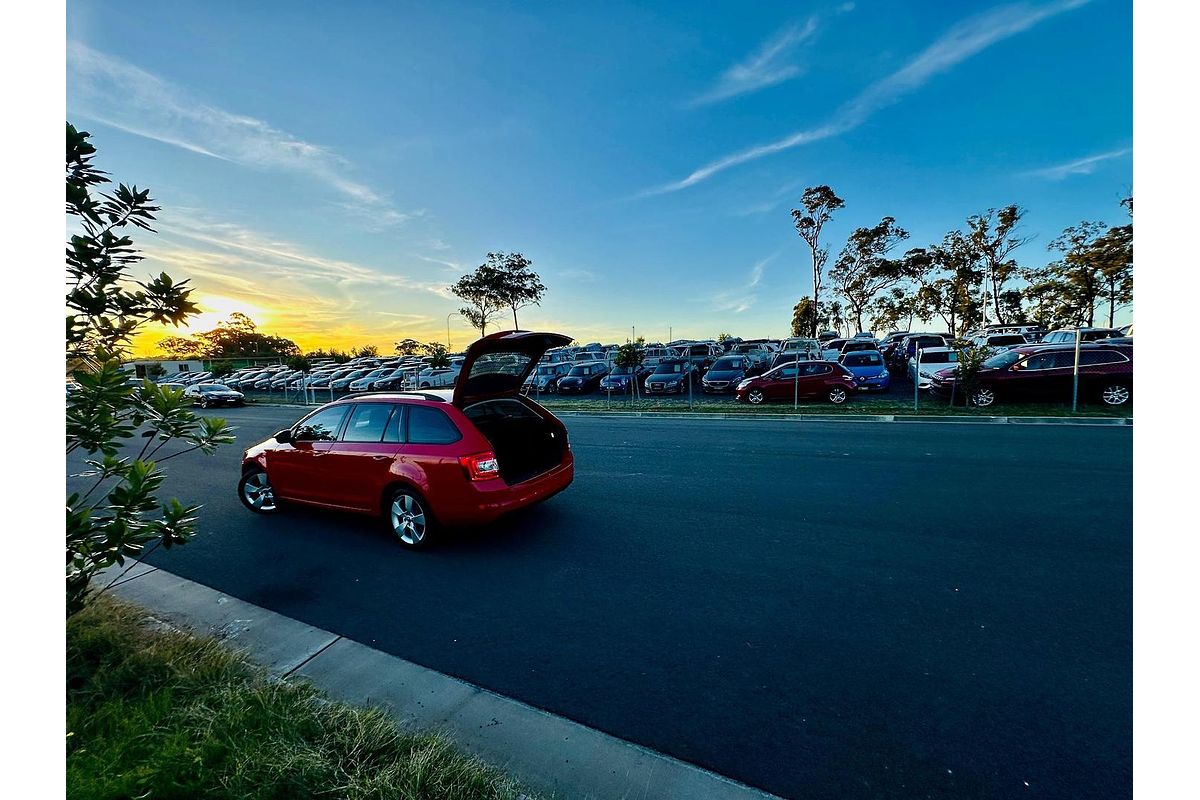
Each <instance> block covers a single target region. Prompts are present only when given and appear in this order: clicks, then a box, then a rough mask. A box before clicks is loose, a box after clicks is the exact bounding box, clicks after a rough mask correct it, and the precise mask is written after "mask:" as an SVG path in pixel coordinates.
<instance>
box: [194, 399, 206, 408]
mask: <svg viewBox="0 0 1200 800" xmlns="http://www.w3.org/2000/svg"><path fill="white" fill-rule="evenodd" d="M196 405H198V406H200V407H201V408H208V400H206V399H204V398H203V397H201V398H200V399H199V400H197V401H196Z"/></svg>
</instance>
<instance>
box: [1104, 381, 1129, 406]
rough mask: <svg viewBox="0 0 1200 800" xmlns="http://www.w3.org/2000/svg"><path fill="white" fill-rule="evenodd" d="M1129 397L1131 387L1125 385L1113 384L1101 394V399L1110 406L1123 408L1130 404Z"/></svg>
mask: <svg viewBox="0 0 1200 800" xmlns="http://www.w3.org/2000/svg"><path fill="white" fill-rule="evenodd" d="M1129 397H1130V392H1129V387H1128V386H1126V385H1125V384H1123V383H1111V384H1109V385H1107V386H1105V387H1104V389H1102V390H1101V392H1100V399H1101V400H1103V401H1104V404H1105V405H1109V406H1123V405H1125V404H1126V403H1128V402H1129Z"/></svg>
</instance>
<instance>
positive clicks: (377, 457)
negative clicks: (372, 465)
mask: <svg viewBox="0 0 1200 800" xmlns="http://www.w3.org/2000/svg"><path fill="white" fill-rule="evenodd" d="M371 460H372V461H391V460H392V457H391V456H371Z"/></svg>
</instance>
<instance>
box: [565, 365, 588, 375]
mask: <svg viewBox="0 0 1200 800" xmlns="http://www.w3.org/2000/svg"><path fill="white" fill-rule="evenodd" d="M568 374H570V375H571V377H573V378H586V377H587V376H588V375H591V374H592V368H591V366H590V365H589V366H580V367H571V372H570V373H568Z"/></svg>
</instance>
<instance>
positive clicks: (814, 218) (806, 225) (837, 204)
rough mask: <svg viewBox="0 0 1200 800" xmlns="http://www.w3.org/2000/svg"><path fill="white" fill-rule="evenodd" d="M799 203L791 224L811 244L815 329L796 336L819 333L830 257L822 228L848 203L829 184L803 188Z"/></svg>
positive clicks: (793, 211)
mask: <svg viewBox="0 0 1200 800" xmlns="http://www.w3.org/2000/svg"><path fill="white" fill-rule="evenodd" d="M800 205H801V206H803V208H793V209H792V224H793V225H795V227H796V233H798V234H799V235H800V238H801V239H803V240H804V243H805V244H807V245H808V249H809V253H810V255H811V257H812V274H813V290H812V303H813V310H814V314H813V318H812V328H811V329H810V330H806V331H801V332H799V333H793V335H795V336H800V335H803V334H807V335H808V336H816V335H817V318H816V313H815V312H816V310H817V309H819V308H820V307H821V285H822V283H823V277H824V272H825V262H826V261H827V260H828V259H829V248H828V247H822V246H821V229H822V228H824V227H825V223H826V222H828V221H829V220H830V219H832V217H833V212H834V211H837V210H838V209H840V208H845V206H846V202H845V201H844V200H842V198H840V197H838V196H837V195H836V194H835V193H834V191H833V189H830V188H829V187H828V186H824V185H822V186H810V187H808V188H807V189H805V190H804V194H803V195H801V197H800Z"/></svg>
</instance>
